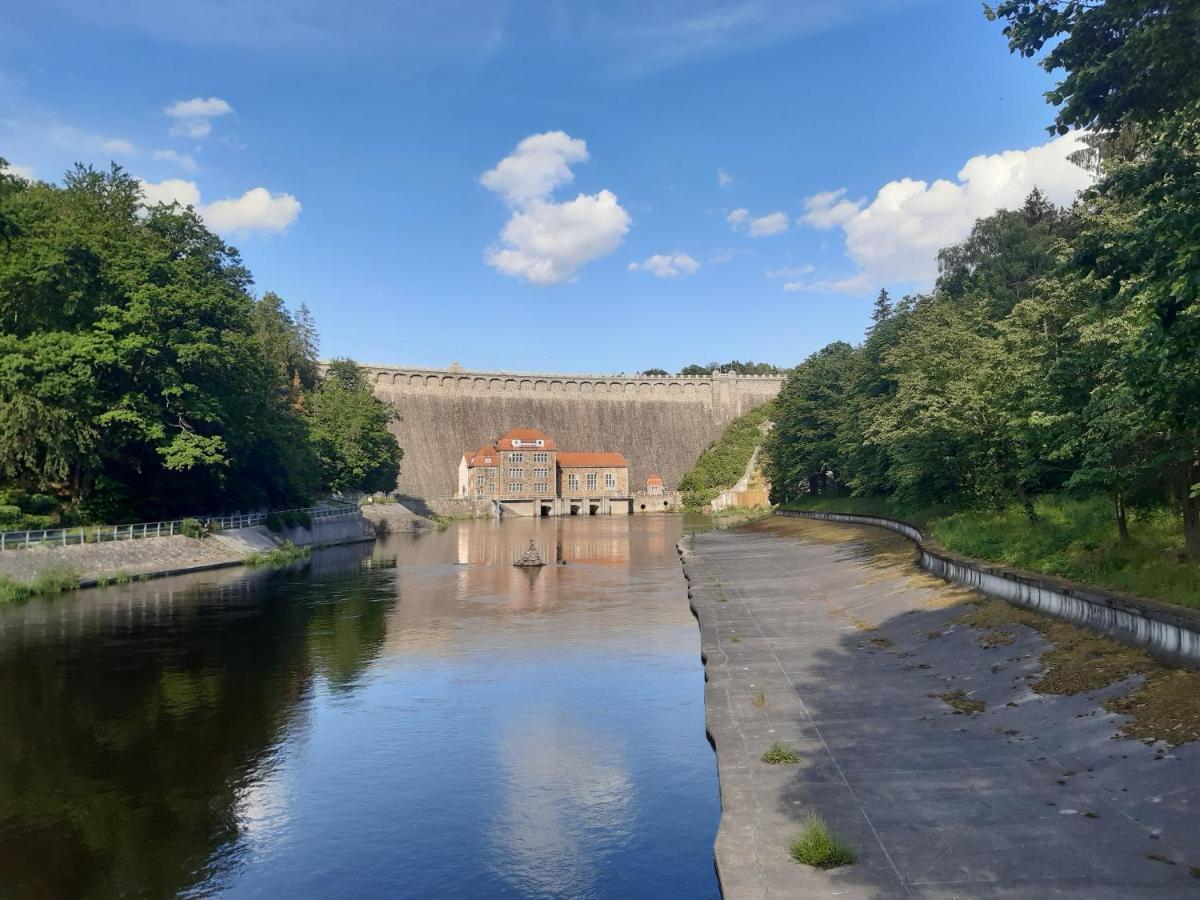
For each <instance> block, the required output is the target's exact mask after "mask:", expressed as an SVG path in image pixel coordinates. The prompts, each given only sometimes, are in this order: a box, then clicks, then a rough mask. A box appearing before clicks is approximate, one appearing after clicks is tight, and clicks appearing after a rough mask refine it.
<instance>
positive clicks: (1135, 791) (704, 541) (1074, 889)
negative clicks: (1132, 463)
mask: <svg viewBox="0 0 1200 900" xmlns="http://www.w3.org/2000/svg"><path fill="white" fill-rule="evenodd" d="M683 547H684V568H685V573H686V575H687V576H688V579H689V594H690V596H691V598H692V599H691V602H692V605H693V608H694V610H695V611H696V614H697V617H698V619H699V622H700V628H701V648H702V652H703V654H704V657H705V663H706V673H707V685H706V690H705V700H706V706H707V717H708V727H709V732H710V735H711V737H712V739H713V742H714V745H715V746H716V750H717V763H718V768H719V771H720V779H721V800H722V808H723V814H722V819H721V827H720V832H719V834H718V837H717V846H716V859H717V867H718V870H719V872H720V876H721V881H722V885H723V888H724V891H725V897H726V898H728V900H741V898H758V897H774V898H781V897H822V896H838V897H939V898H941V897H947V898H948V897H1030V898H1041V897H1052V896H1064V897H1080V898H1082V897H1087V898H1089V900H1099V898H1142V897H1156V898H1157V897H1163V898H1167V897H1172V898H1173V897H1193V898H1195V897H1200V870H1194V869H1192V867H1193V866H1200V748H1198V747H1197V746H1196V745H1194V744H1192V745H1186V746H1184V747H1181V748H1177V749H1175V750H1170V749H1164V748H1162V747H1161V746H1160V747H1158V748H1155V747H1150V746H1147V745H1145V744H1142V743H1140V742H1137V741H1132V740H1127V739H1123V738H1118V737H1117V736H1116V729H1117V726H1118V725H1119V723H1120V721H1121V720H1120V718H1119V717H1117V716H1114V715H1111V714H1109V713H1107V712H1105V711H1104V710H1103V709H1102V708H1101V707H1100V703H1101V702H1102V701H1103V700H1104V699H1105V698H1107V697H1108V696H1110V695H1111V694H1112V693H1113V692H1114V691H1121V690H1127V689H1128V688H1129V687H1130V685H1128V684H1126V685H1123V686H1116V687H1109V688H1106V689H1104V690H1103V691H1093V692H1089V693H1086V694H1081V695H1076V696H1072V697H1064V696H1042V695H1038V694H1035V693H1033V692H1032V691H1031V690H1030V688H1029V687H1028V685H1029V682H1030V680H1031V679H1034V678H1036V674H1037V672H1038V671H1039V670H1040V669H1039V664H1038V657H1039V656H1040V654H1041V652H1042V651H1043V650H1044V649H1045V648H1046V647H1047V646H1048V645H1047V644H1046V642H1045V641H1044V639H1043V638H1041V637H1040V636H1039V635H1038V634H1037V633H1036V632H1034V631H1032V630H1031V629H1027V628H1017V629H1013V630H1015V631H1017V632H1019V637H1018V639H1017V642H1016V643H1015V644H1013V645H1011V646H1003V647H997V648H993V649H987V648H985V647H983V646H981V645H980V643H979V640H978V639H979V637H980V635H981V632H979V631H977V630H975V629H972V628H970V627H967V626H963V625H957V626H956V625H953V624H952V623H953V620H954V619H956V618H957V617H958V616H960V615H961V614H962V612H963V610H962V609H961V608H958V607H957V604H961V603H962V602H964V601H965V600H967V599H970V598H971V597H972V596H973V595H971V594H968V593H966V592H964V591H961V590H960V589H956V588H953V587H951V586H949V585H947V584H946V583H944V582H941V581H938V580H936V579H933V578H932V577H930V576H928V575H925V574H924V573H922V572H920V570H918V569H917V568H916V567H915V566H913V565H912V564H911V557H912V549H911V544H909V543H908V542H907V541H905V540H904V539H903V538H900V537H899V536H896V535H892V534H890V533H887V532H884V531H882V530H881V529H871V528H864V527H856V526H845V525H832V524H828V523H818V522H809V521H804V520H784V519H781V518H775V519H772V520H768V521H767V522H766V523H760V524H757V525H752V526H748V527H746V528H743V529H740V530H738V531H725V532H710V533H706V534H699V535H696V536H695V537H693V538H690V539H687V540H685V542H684V544H683ZM954 689H962V690H964V691H966V692H967V693H968V694H969V695H970V696H971V697H972V698H975V699H979V700H982V701H984V702H985V703H986V704H987V708H986V711H985V712H983V713H981V714H978V715H961V714H954V713H953V711H952V710H951V709H950V708H949V707H948V706H947V705H946V704H945V703H944V702H943V701H942V700H940V699H936V698H932V697H930V696H929V695H930V694H932V693H937V692H943V691H947V690H954ZM777 740H778V741H783V742H785V743H787V744H789V745H790V746H791V747H792V748H793V749H794V750H795V751H796V752H797V753H798V755H799V756H800V757H801V763H800V764H799V765H794V766H769V765H766V764H765V763H763V762H761V761H760V759H759V757H760V756H761V754H762V752H763V751H764V750H765V749H766V748H767V747H768V746H769V745H770V743H771V742H772V741H777ZM812 812H817V813H819V814H820V815H821V816H823V817H824V818H825V820H826V821H827V822H828V823H829V824H830V825H831V826H832V827H833V829H834V830H836V831H838V832H840V833H841V834H842V835H843V836H844V837H846V838H847V839H848V840H849V842H850V843H851V844H852V845H853V846H854V847H855V849H856V850H857V852H858V861H857V862H856V863H855V864H854V865H853V866H849V867H845V868H841V869H835V870H832V871H829V872H821V871H818V870H813V869H810V868H808V867H805V866H802V865H799V864H797V863H795V862H793V861H792V860H791V859H790V858H789V856H788V844H789V843H790V841H791V839H792V838H793V837H794V836H795V835H796V834H797V832H798V831H799V828H800V823H801V822H802V821H803V819H804V818H805V816H806V815H807V814H809V813H812ZM1154 857H1157V858H1154ZM1167 860H1169V862H1168V861H1167Z"/></svg>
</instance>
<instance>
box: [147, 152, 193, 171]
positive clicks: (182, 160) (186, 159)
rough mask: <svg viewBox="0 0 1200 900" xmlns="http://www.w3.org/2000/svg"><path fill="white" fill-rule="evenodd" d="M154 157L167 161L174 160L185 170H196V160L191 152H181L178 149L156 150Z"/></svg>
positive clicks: (173, 161)
mask: <svg viewBox="0 0 1200 900" xmlns="http://www.w3.org/2000/svg"><path fill="white" fill-rule="evenodd" d="M154 158H155V159H157V160H163V161H165V162H172V163H175V165H177V166H179V168H181V169H183V170H184V171H185V172H195V171H196V160H195V159H194V158H193V157H192V154H190V153H180V152H179V151H178V150H155V151H154Z"/></svg>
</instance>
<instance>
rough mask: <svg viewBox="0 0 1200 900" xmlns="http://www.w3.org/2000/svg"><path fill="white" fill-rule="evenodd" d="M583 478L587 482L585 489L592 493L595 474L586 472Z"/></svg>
mask: <svg viewBox="0 0 1200 900" xmlns="http://www.w3.org/2000/svg"><path fill="white" fill-rule="evenodd" d="M584 478H585V479H586V480H587V489H588V490H589V491H594V490H595V489H596V473H595V472H588V473H587V475H585V476H584Z"/></svg>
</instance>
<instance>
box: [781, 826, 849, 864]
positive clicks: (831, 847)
mask: <svg viewBox="0 0 1200 900" xmlns="http://www.w3.org/2000/svg"><path fill="white" fill-rule="evenodd" d="M791 854H792V859H794V860H795V861H796V862H798V863H804V865H806V866H815V867H816V868H818V869H833V868H836V867H837V866H848V865H850V863H852V862H854V851H853V850H852V849H850V845H849V844H847V843H845V842H844V841H842V840H840V839H839V838H838V837H836V836H835V835H834V834H833V833H832V832H830V830H829V826H827V825H826V824H825V822H824V820H823V819H821V818H820V817H819V816H810V817H809V819H808V821H807V822H806V823H805V825H804V831H802V832H801V833H800V836H799V837H798V838H796V839H795V840H794V841H792V846H791Z"/></svg>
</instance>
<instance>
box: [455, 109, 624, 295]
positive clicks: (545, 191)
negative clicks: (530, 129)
mask: <svg viewBox="0 0 1200 900" xmlns="http://www.w3.org/2000/svg"><path fill="white" fill-rule="evenodd" d="M587 160H588V152H587V144H586V143H585V142H584V141H582V140H579V139H578V138H573V137H571V136H570V135H568V134H566V133H565V132H562V131H547V132H545V133H543V134H533V135H530V136H529V137H527V138H525V139H524V140H523V141H521V143H519V144H518V145H517V146H516V149H514V150H513V152H512V153H510V154H509V155H508V156H506V157H505V158H504V159H502V160H500V162H499V163H497V164H496V166H495V168H492V169H490V170H488V171H487V172H484V173H483V175H481V176H480V177H479V181H480V183H481V184H482V185H483V186H484V187H486V188H487V189H488V190H490V191H493V192H495V193H496V194H499V195H500V196H501V197H503V198H504V200H505V202H506V203H507V204H508V205H509V206H510V207H512V209H513V211H512V214H511V215H510V216H509V219H508V222H507V223H506V224H505V226H504V229H503V230H502V231H501V232H500V246H494V247H490V248H488V250H487V251H486V252H485V253H484V259H485V260H486V262H487V264H488V265H490V266H492V267H494V268H496V269H498V270H499V271H501V272H503V273H504V274H505V275H509V276H512V277H513V278H524V279H525V280H526V281H530V282H532V283H534V284H558V283H560V282H563V281H571V280H573V279H574V277H575V273H576V271H577V270H578V269H579V267H580V266H582V265H584V264H585V263H588V262H591V261H592V260H594V259H599V258H600V257H601V256H606V255H607V254H609V253H612V252H613V251H614V250H616V249H617V247H619V246H620V245H621V241H622V240H624V238H625V234H626V232H628V231H629V222H630V218H629V213H628V212H626V211H625V210H624V209H623V208H622V207H621V204H620V203H618V202H617V198H616V195H615V194H613V193H612V191H607V190H602V191H600V192H599V193H596V194H579V195H578V196H577V197H576V198H575V199H574V200H568V201H562V202H559V201H556V200H553V199H551V196H550V195H551V194H552V193H553V192H554V190H555V189H556V188H558V187H561V186H562V185H564V184H568V183H570V182H571V181H573V180H574V178H575V175H574V173H573V172H572V171H571V164H572V163H577V162H586V161H587Z"/></svg>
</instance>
